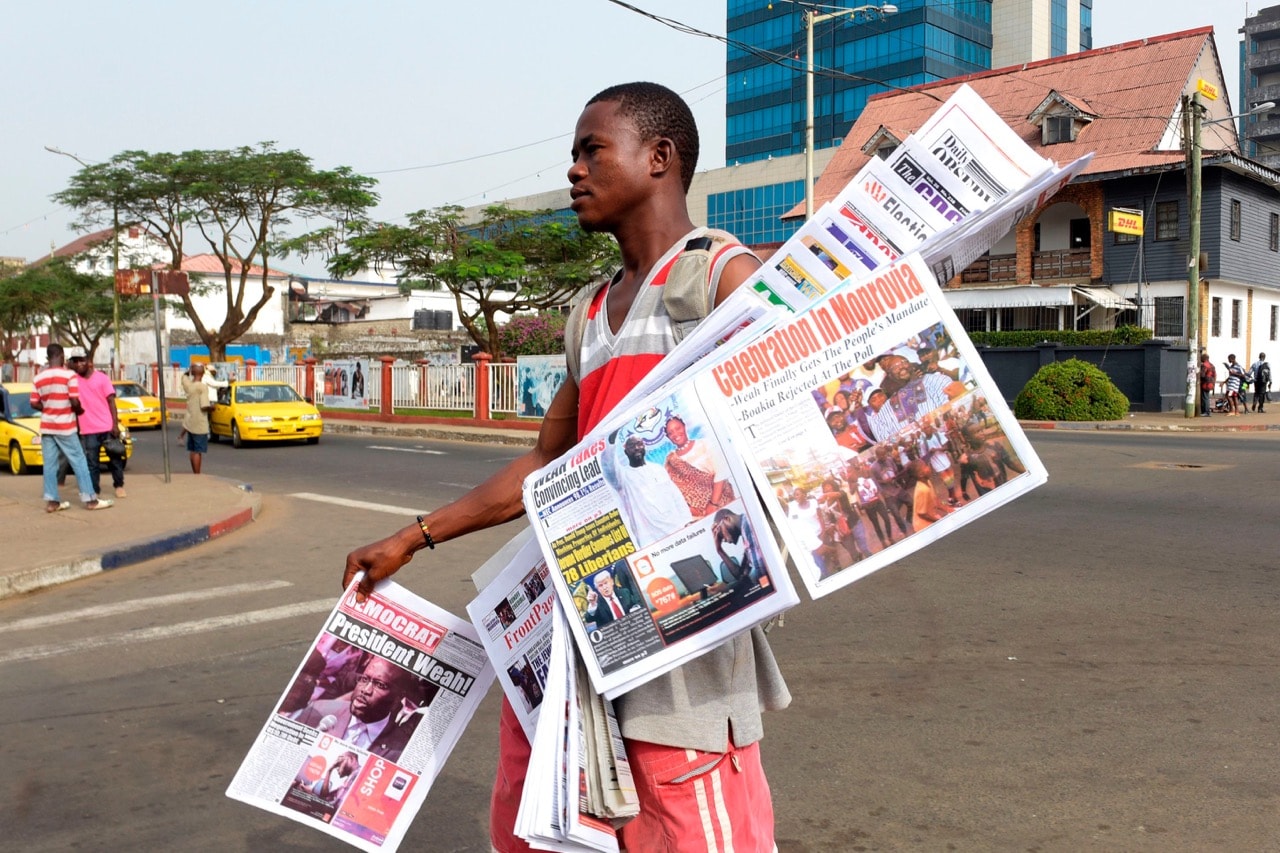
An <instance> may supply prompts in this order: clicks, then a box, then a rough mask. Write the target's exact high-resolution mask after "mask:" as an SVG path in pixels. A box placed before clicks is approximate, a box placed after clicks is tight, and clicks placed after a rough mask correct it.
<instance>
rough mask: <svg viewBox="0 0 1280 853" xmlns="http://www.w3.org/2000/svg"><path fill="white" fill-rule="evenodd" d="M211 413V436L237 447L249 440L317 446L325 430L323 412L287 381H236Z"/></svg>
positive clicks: (226, 389) (215, 439)
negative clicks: (290, 442)
mask: <svg viewBox="0 0 1280 853" xmlns="http://www.w3.org/2000/svg"><path fill="white" fill-rule="evenodd" d="M217 393H218V396H217V399H216V400H215V402H214V406H213V411H212V412H211V413H210V414H209V437H210V439H211V440H213V441H217V440H218V439H219V438H222V437H223V436H226V437H227V438H230V439H231V444H232V445H234V446H235V447H243V446H244V444H245V442H249V441H290V440H293V441H297V440H298V439H305V440H306V442H307V444H315V443H316V442H318V441H319V440H320V433H321V432H323V431H324V421H323V420H322V419H321V417H320V412H319V410H317V409H316V407H315V406H313V405H311V404H310V403H308V402H307V401H306V400H305V399H303V397H302V396H301V395H300V394H299V393H298V392H297V391H295V390H293V387H292V386H290V385H289V384H287V383H285V382H268V381H250V382H233V383H231V386H230V387H229V388H222V389H219V390H218V392H217Z"/></svg>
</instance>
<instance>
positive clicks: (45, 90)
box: [0, 0, 1262, 272]
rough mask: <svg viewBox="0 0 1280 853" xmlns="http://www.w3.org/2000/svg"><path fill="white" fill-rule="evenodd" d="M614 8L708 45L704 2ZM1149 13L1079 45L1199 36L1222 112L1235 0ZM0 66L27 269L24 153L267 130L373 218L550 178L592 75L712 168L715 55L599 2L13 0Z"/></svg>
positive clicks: (37, 155)
mask: <svg viewBox="0 0 1280 853" xmlns="http://www.w3.org/2000/svg"><path fill="white" fill-rule="evenodd" d="M633 5H636V6H639V7H641V8H643V9H645V10H647V11H650V12H652V13H654V14H657V15H662V16H666V17H670V18H674V19H676V20H679V21H681V22H683V23H686V24H689V25H692V26H694V27H697V28H698V29H701V30H705V31H709V32H713V33H717V34H723V33H724V24H725V21H724V8H725V7H724V3H723V2H709V0H700V1H699V2H695V3H690V2H687V0H683V2H681V0H633ZM1261 5H1262V4H1260V3H1255V4H1253V6H1252V7H1251V8H1252V9H1254V10H1256V9H1257V8H1259V7H1260V6H1261ZM1159 9H1160V14H1159V15H1158V16H1153V15H1152V14H1151V13H1150V11H1149V9H1148V5H1147V4H1143V3H1136V2H1133V0H1094V9H1093V20H1094V45H1095V46H1097V47H1101V46H1104V45H1108V44H1115V43H1117V42H1122V41H1128V40H1131V39H1136V38H1142V37H1145V36H1152V35H1159V34H1162V33H1168V32H1175V31H1178V30H1184V29H1190V28H1193V27H1199V26H1206V25H1212V26H1213V27H1214V28H1215V30H1216V35H1217V40H1218V50H1219V54H1220V56H1221V57H1222V59H1223V64H1224V66H1225V67H1226V69H1227V72H1226V73H1227V76H1228V87H1229V92H1230V94H1231V104H1232V106H1233V108H1235V109H1239V108H1240V102H1239V99H1238V97H1237V93H1236V88H1237V73H1238V72H1237V71H1236V70H1235V66H1236V56H1237V51H1238V48H1237V46H1236V45H1237V42H1238V38H1239V37H1238V35H1237V30H1238V29H1239V27H1240V26H1241V25H1242V23H1243V20H1244V16H1245V14H1246V12H1245V4H1244V2H1242V0H1219V2H1216V3H1206V2H1204V0H1163V1H1162V2H1161V3H1160V4H1159ZM1153 26H1155V27H1157V28H1156V29H1152V27H1153ZM0 72H2V73H3V79H4V81H5V82H4V86H3V88H2V89H0V91H3V93H4V94H3V95H0V106H2V107H3V114H4V121H3V125H2V127H3V129H2V130H0V189H2V191H0V255H3V256H19V257H26V258H28V259H33V258H35V257H38V256H40V255H43V254H46V253H48V251H49V248H50V245H51V244H53V245H63V244H65V243H67V242H70V241H71V240H73V239H74V238H75V236H76V234H75V232H74V231H72V230H71V228H70V224H71V221H72V219H73V217H72V215H71V213H70V212H69V211H67V210H64V209H61V208H59V206H58V205H57V204H55V203H54V202H53V201H51V200H50V198H49V197H50V195H51V194H53V193H55V192H57V191H59V190H61V189H63V188H64V187H65V186H66V182H67V180H68V178H69V177H70V176H71V174H73V173H74V172H75V170H76V169H78V168H79V167H78V165H77V164H76V163H75V162H73V161H72V160H70V159H68V158H66V157H61V156H58V155H55V154H51V153H49V152H47V151H46V150H45V146H52V147H55V148H59V149H61V150H63V151H67V152H71V153H73V154H75V155H77V156H79V157H80V158H82V159H84V160H85V161H89V162H93V161H99V160H105V159H107V158H109V157H111V156H112V155H114V154H116V153H118V152H120V151H124V150H128V149H135V148H138V149H144V150H150V151H181V150H186V149H190V148H223V147H233V146H239V145H248V144H254V143H256V142H260V141H264V140H273V141H275V142H276V143H277V145H278V146H279V147H281V148H286V149H287V148H296V149H298V150H300V151H302V152H303V153H305V154H307V155H308V156H310V157H311V158H312V159H313V161H314V163H315V165H316V166H317V167H320V168H331V167H333V166H338V165H346V166H350V167H351V168H353V169H355V170H356V171H357V172H360V173H362V174H366V175H372V176H375V177H377V178H378V179H379V182H380V183H379V186H378V192H379V193H380V194H381V196H382V203H381V204H380V206H379V207H378V209H377V210H376V211H375V215H376V216H377V217H378V218H381V219H388V220H393V219H397V218H399V217H401V216H402V215H403V214H405V213H408V212H410V211H413V210H418V209H421V208H426V207H435V206H438V205H442V204H451V203H457V204H462V205H471V204H479V203H481V202H483V201H486V200H492V201H497V200H501V199H503V198H506V197H511V196H517V195H525V194H529V193H535V192H540V191H543V190H548V189H555V188H557V187H560V186H563V185H564V184H565V177H564V175H565V171H566V169H567V168H568V165H569V158H568V149H569V134H570V131H571V130H572V128H573V124H574V121H575V120H576V118H577V115H578V112H579V111H580V110H581V107H582V104H583V103H584V102H585V101H586V99H587V98H589V97H590V96H591V95H593V94H594V93H595V92H596V91H598V90H599V89H601V88H603V87H605V86H607V85H610V84H612V83H618V82H623V81H626V80H636V79H648V80H654V81H656V82H659V83H663V84H665V85H668V86H670V87H671V88H673V89H675V90H676V91H679V92H682V93H684V94H685V96H686V98H687V99H688V100H689V101H690V103H691V104H692V105H693V109H694V112H695V114H696V116H697V118H698V124H699V127H700V128H701V130H702V134H703V158H702V162H701V163H700V168H704V169H705V168H715V167H718V166H720V165H723V162H724V161H723V153H724V80H723V74H724V46H723V45H722V44H721V43H719V42H716V41H713V40H710V39H706V38H700V37H697V36H693V35H688V34H684V33H680V32H677V31H675V30H673V29H670V28H668V27H665V26H663V25H661V24H659V23H656V22H654V21H651V20H649V19H646V18H643V17H640V16H639V15H637V14H635V13H634V12H631V11H628V10H626V9H623V8H621V7H619V6H617V5H615V4H613V3H610V2H608V1H607V0H558V2H555V3H549V2H543V3H528V2H515V0H490V2H488V3H484V4H471V3H453V2H441V0H436V2H410V0H384V1H383V2H375V3H364V4H351V3H336V2H329V0H310V2H302V0H275V2H261V0H259V2H252V3H251V2H247V0H223V2H220V3H216V4H207V3H200V4H197V3H189V2H180V3H175V2H161V0H135V2H132V3H129V4H123V3H103V2H95V3H89V2H83V0H66V1H65V2H57V3H16V2H15V3H8V4H6V8H5V12H4V27H3V33H2V34H0ZM512 149H514V150H512ZM496 152H506V153H496ZM485 155H492V156H485ZM459 160H465V161H467V162H454V161H459ZM444 163H453V165H437V164H444ZM424 166H431V167H432V168H419V167H424ZM193 251H198V249H193ZM283 266H284V267H285V268H286V269H302V266H303V265H301V264H300V263H296V262H295V259H290V261H288V262H286V263H284V264H283ZM306 267H307V268H308V271H311V272H315V271H316V270H315V268H314V267H315V263H314V262H312V263H311V264H307V265H306Z"/></svg>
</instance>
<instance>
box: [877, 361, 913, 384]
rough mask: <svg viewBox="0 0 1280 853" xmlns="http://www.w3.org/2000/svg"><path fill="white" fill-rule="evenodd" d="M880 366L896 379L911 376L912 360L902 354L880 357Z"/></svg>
mask: <svg viewBox="0 0 1280 853" xmlns="http://www.w3.org/2000/svg"><path fill="white" fill-rule="evenodd" d="M880 367H881V368H882V369H883V370H884V372H885V373H887V374H888V375H889V376H892V377H893V378H894V379H900V380H901V379H910V378H911V362H909V361H907V360H906V359H905V358H903V357H902V356H900V355H888V356H885V357H884V358H882V359H880Z"/></svg>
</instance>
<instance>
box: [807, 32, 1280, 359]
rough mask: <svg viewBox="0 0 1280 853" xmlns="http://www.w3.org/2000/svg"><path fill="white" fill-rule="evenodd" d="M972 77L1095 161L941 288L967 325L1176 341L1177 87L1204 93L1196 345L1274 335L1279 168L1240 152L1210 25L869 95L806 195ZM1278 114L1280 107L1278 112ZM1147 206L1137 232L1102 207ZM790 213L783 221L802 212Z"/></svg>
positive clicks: (1042, 137) (898, 135)
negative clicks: (1112, 221)
mask: <svg viewBox="0 0 1280 853" xmlns="http://www.w3.org/2000/svg"><path fill="white" fill-rule="evenodd" d="M961 83H967V84H968V85H969V86H971V87H972V88H973V89H975V90H976V91H977V92H978V94H980V95H981V96H982V97H983V98H984V99H985V100H986V101H987V102H988V103H989V104H990V105H991V106H992V108H993V109H995V111H996V112H997V113H999V114H1000V116H1001V117H1002V118H1004V120H1005V121H1006V122H1007V123H1008V124H1009V125H1010V126H1011V127H1012V128H1013V129H1014V131H1015V132H1016V133H1017V134H1018V135H1019V136H1021V137H1022V138H1023V139H1024V140H1025V141H1026V142H1027V143H1028V144H1029V145H1031V146H1032V147H1033V148H1035V149H1036V150H1037V151H1038V152H1039V153H1040V154H1041V155H1043V156H1044V157H1047V158H1049V159H1052V160H1056V161H1058V162H1060V163H1065V162H1069V161H1071V160H1074V159H1075V158H1077V157H1079V156H1081V155H1083V154H1085V153H1088V152H1092V153H1093V155H1094V157H1093V161H1092V163H1091V164H1090V165H1089V167H1088V168H1087V169H1086V171H1085V172H1084V173H1083V174H1081V175H1080V176H1079V177H1078V178H1077V179H1076V180H1075V181H1074V182H1073V183H1072V184H1070V185H1068V186H1067V187H1065V188H1064V189H1063V191H1062V192H1060V193H1059V194H1058V195H1057V196H1055V197H1054V198H1053V199H1052V200H1050V201H1049V202H1048V203H1047V204H1046V205H1045V207H1043V208H1042V209H1040V210H1037V211H1035V212H1034V213H1032V214H1031V215H1030V216H1028V217H1027V218H1026V219H1025V220H1024V221H1023V222H1022V223H1021V224H1020V225H1019V226H1018V227H1017V228H1016V229H1015V230H1014V231H1013V232H1011V233H1009V234H1007V235H1005V237H1004V238H1003V239H1001V240H1000V241H999V242H998V243H997V244H996V245H995V246H994V247H992V250H991V251H990V252H989V253H988V254H987V255H985V256H983V257H982V258H980V259H978V260H977V261H976V262H975V263H974V264H973V265H972V266H970V267H969V268H968V269H965V270H963V271H962V272H961V273H959V274H958V275H957V276H956V277H955V278H954V279H953V280H952V281H949V282H945V283H944V284H945V287H946V289H947V296H948V299H949V301H950V302H951V304H952V307H953V308H954V309H956V311H957V313H958V314H959V316H960V318H961V319H962V321H963V322H964V323H965V325H966V327H967V328H969V329H970V330H996V329H1098V328H1110V327H1113V326H1115V325H1117V324H1122V323H1141V324H1143V325H1146V326H1147V327H1149V328H1151V329H1153V331H1154V333H1155V335H1156V336H1157V337H1161V338H1165V339H1168V340H1170V341H1171V342H1175V341H1176V342H1181V343H1185V342H1186V334H1187V332H1186V325H1185V323H1186V298H1187V294H1188V285H1187V270H1188V259H1189V233H1190V223H1191V209H1190V204H1189V200H1188V193H1187V181H1186V173H1187V165H1186V164H1187V160H1188V154H1187V151H1186V149H1185V148H1184V146H1183V142H1184V137H1185V136H1186V129H1185V127H1184V122H1183V118H1184V116H1183V113H1184V103H1185V102H1186V101H1185V99H1184V96H1185V95H1189V94H1190V93H1191V92H1193V91H1196V90H1197V88H1198V87H1199V89H1200V91H1202V92H1205V91H1207V92H1209V93H1211V94H1212V93H1215V92H1216V94H1217V95H1218V97H1217V99H1216V100H1210V99H1207V98H1203V96H1202V104H1203V116H1202V125H1201V127H1202V144H1203V160H1202V163H1203V169H1202V175H1203V195H1202V205H1201V219H1200V221H1201V253H1202V254H1201V258H1200V262H1201V277H1202V281H1203V282H1204V284H1203V286H1202V288H1201V298H1202V304H1201V309H1202V310H1201V316H1202V317H1203V318H1204V319H1203V322H1202V325H1201V328H1202V329H1203V334H1202V338H1201V341H1202V344H1204V345H1207V346H1209V348H1210V350H1211V355H1212V356H1213V357H1214V359H1215V361H1222V360H1224V359H1225V358H1226V353H1228V352H1234V353H1236V354H1237V357H1238V358H1240V359H1241V360H1245V357H1246V356H1248V357H1249V358H1252V357H1253V355H1254V354H1255V353H1256V352H1257V351H1258V350H1260V349H1261V350H1263V351H1266V350H1267V349H1268V344H1270V345H1271V346H1275V344H1274V343H1273V342H1274V341H1276V338H1277V332H1278V331H1280V328H1278V324H1280V191H1277V187H1278V186H1280V173H1277V172H1275V171H1273V170H1272V169H1270V168H1268V167H1266V166H1263V165H1262V164H1259V163H1256V162H1254V161H1251V160H1249V159H1247V158H1245V157H1244V156H1242V155H1241V154H1240V153H1239V152H1240V144H1239V139H1238V138H1237V135H1236V130H1235V127H1234V126H1233V125H1232V123H1231V121H1230V116H1231V115H1232V113H1233V112H1234V110H1233V109H1232V106H1231V104H1230V103H1228V99H1227V97H1226V85H1225V79H1224V76H1223V72H1222V68H1221V64H1220V62H1219V59H1218V53H1217V50H1216V47H1215V45H1214V40H1213V30H1212V28H1210V27H1205V28H1201V29H1195V30H1188V31H1185V32H1179V33H1172V34H1169V35H1163V36H1156V37H1152V38H1147V39H1142V40H1140V41H1133V42H1127V43H1125V44H1119V45H1115V46H1113V47H1105V48H1100V49H1097V50H1091V51H1087V52H1084V53H1078V54H1072V55H1069V56H1062V57H1057V58H1054V59H1048V60H1043V61H1040V62H1033V63H1027V64H1024V65H1017V66H1012V67H1009V68H1002V69H997V70H993V71H989V72H983V73H979V74H974V75H969V76H966V77H961V78H954V79H951V80H946V81H941V82H938V83H933V84H928V85H924V86H918V87H915V88H912V89H907V90H902V91H898V92H887V93H883V94H880V95H876V96H874V97H873V98H871V99H870V101H869V102H868V103H867V106H866V109H865V110H864V111H863V113H862V114H861V116H860V117H859V118H858V120H857V122H856V123H855V124H854V125H853V128H852V129H851V130H850V132H849V134H848V135H847V136H846V137H845V139H844V142H843V145H842V146H841V147H840V149H839V150H838V152H837V153H836V155H835V156H834V158H833V159H832V160H831V162H830V164H829V165H828V166H827V167H826V169H825V170H824V171H823V173H822V176H821V178H820V180H819V181H818V183H817V186H816V188H815V193H814V195H815V202H816V203H817V204H822V203H823V202H825V201H828V200H829V199H831V198H832V197H833V196H834V195H836V193H837V192H838V191H839V190H840V189H841V188H843V187H844V186H845V185H846V184H847V183H848V182H849V180H851V179H852V178H853V176H854V175H855V174H856V173H857V172H858V170H859V169H861V168H862V166H863V164H864V163H866V162H867V160H868V159H869V158H871V157H876V156H880V157H884V156H886V155H887V154H888V152H889V151H891V150H892V149H893V147H894V146H896V145H897V144H898V140H901V139H904V138H906V137H907V136H908V135H909V134H911V133H912V132H913V131H914V130H915V129H916V128H918V127H920V126H921V125H922V124H923V123H924V121H925V120H926V119H927V118H928V117H929V116H930V115H931V114H932V113H933V112H934V110H936V109H937V107H938V106H939V104H941V103H942V102H943V101H945V100H946V99H947V98H948V97H949V96H950V95H951V93H952V92H953V91H954V90H955V89H956V88H957V87H958V86H959V85H960V84H961ZM1277 116H1278V117H1280V109H1278V110H1277ZM1115 208H1128V209H1134V210H1140V211H1142V212H1143V213H1144V231H1145V233H1144V234H1143V235H1142V236H1141V237H1139V236H1136V235H1133V236H1130V235H1126V234H1119V233H1112V232H1109V231H1108V230H1107V221H1108V217H1107V214H1108V211H1109V210H1112V209H1115ZM798 214H799V211H793V212H792V213H791V214H789V215H791V216H794V215H798Z"/></svg>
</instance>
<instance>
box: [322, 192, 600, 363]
mask: <svg viewBox="0 0 1280 853" xmlns="http://www.w3.org/2000/svg"><path fill="white" fill-rule="evenodd" d="M408 219H409V223H408V224H407V225H390V224H387V223H376V224H367V225H361V226H359V227H358V229H357V230H356V232H355V233H353V234H352V235H351V236H349V237H347V239H346V241H345V251H341V252H337V253H335V254H333V255H332V256H331V257H330V260H329V271H330V273H331V274H333V275H337V276H343V275H351V274H352V273H354V272H356V271H358V270H361V269H364V268H367V267H372V268H375V269H381V268H383V267H388V266H391V267H394V268H395V269H396V270H397V273H398V275H399V278H400V280H401V282H406V283H408V284H409V285H410V286H411V287H413V288H419V289H427V288H440V287H443V288H445V289H447V290H448V291H449V292H450V293H452V294H453V297H454V304H455V305H456V306H457V309H458V316H459V318H461V321H462V325H463V327H464V328H465V329H466V330H467V332H468V333H469V334H470V335H471V338H472V339H473V340H474V341H475V342H476V343H477V344H478V345H479V346H480V347H481V348H482V349H484V350H485V351H486V352H489V353H491V354H493V355H495V356H498V355H503V354H504V353H503V352H502V345H501V341H500V337H499V331H498V330H499V325H500V323H499V317H498V315H499V314H500V313H506V314H516V313H520V312H528V311H544V310H547V309H552V308H557V307H559V306H562V305H564V304H565V303H567V302H568V301H569V299H570V298H571V297H572V296H573V295H574V294H575V293H577V292H578V291H579V290H580V289H582V288H583V287H585V286H586V285H588V284H591V283H592V282H596V281H600V280H601V279H602V277H603V276H605V275H607V274H609V273H610V272H612V271H613V269H614V268H615V267H616V266H617V264H618V262H619V254H618V247H617V244H616V243H615V242H614V241H613V238H612V237H609V236H608V235H604V234H592V233H588V232H585V231H583V230H582V229H580V228H579V227H578V225H577V223H576V222H573V221H572V220H566V219H563V218H560V217H557V216H556V215H555V213H554V212H553V211H550V210H537V211H529V210H513V209H511V208H508V207H505V206H503V205H494V206H491V207H488V208H486V209H485V211H484V214H483V216H482V217H481V219H480V220H479V221H478V222H467V221H466V220H465V219H464V217H463V215H462V208H460V207H457V206H455V205H450V206H446V207H441V208H436V209H433V210H420V211H418V212H416V213H412V214H410V215H409V217H408Z"/></svg>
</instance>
